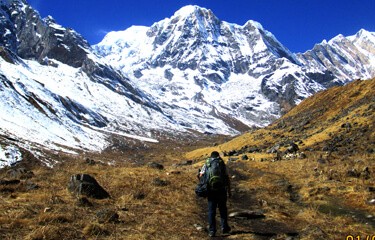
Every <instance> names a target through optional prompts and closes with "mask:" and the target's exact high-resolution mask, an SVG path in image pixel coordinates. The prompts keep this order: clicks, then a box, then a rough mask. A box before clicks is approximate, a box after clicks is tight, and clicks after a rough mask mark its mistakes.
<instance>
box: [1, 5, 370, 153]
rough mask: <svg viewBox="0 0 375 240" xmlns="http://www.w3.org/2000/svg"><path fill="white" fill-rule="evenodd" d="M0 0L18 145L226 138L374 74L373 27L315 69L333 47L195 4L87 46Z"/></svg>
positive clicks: (4, 80) (10, 120) (6, 90)
mask: <svg viewBox="0 0 375 240" xmlns="http://www.w3.org/2000/svg"><path fill="white" fill-rule="evenodd" d="M0 3H1V8H0V12H1V16H2V18H0V34H1V38H0V56H1V57H0V79H1V86H0V88H1V92H0V99H1V102H2V103H4V104H2V105H1V106H0V108H1V111H2V113H5V114H1V116H0V135H1V137H2V138H3V139H9V138H10V139H15V140H18V141H21V143H19V144H20V145H23V146H24V147H25V148H28V147H29V145H30V143H34V144H36V145H38V146H39V145H40V146H44V147H48V148H52V149H61V148H63V149H65V150H66V151H68V150H67V148H72V149H74V150H77V149H78V150H103V149H105V148H106V147H109V146H110V145H111V144H112V143H111V141H112V139H113V137H114V136H117V137H120V138H123V137H124V138H129V137H130V138H136V139H141V140H147V141H151V142H155V141H158V139H155V138H156V137H155V136H160V137H161V138H163V136H165V135H173V136H177V138H178V137H179V136H180V134H195V132H200V133H205V134H225V135H235V134H239V133H240V132H244V131H246V130H248V129H249V128H251V127H252V126H265V125H267V124H269V123H271V122H272V121H274V120H276V119H277V118H279V117H280V116H281V115H282V114H283V113H285V112H286V111H288V110H289V109H290V108H291V107H292V106H294V105H296V104H298V103H299V102H301V101H302V99H304V98H306V97H308V96H310V95H311V94H314V93H316V92H317V91H320V90H323V89H325V88H326V87H329V86H332V85H337V84H344V83H346V82H348V81H350V80H351V78H365V77H368V76H370V75H371V74H373V73H374V71H373V69H374V66H373V60H372V59H373V58H374V53H375V50H374V38H373V35H374V34H373V33H369V32H366V31H365V30H362V31H360V32H359V33H358V34H357V35H355V36H352V37H348V38H345V39H346V40H345V41H344V40H343V41H342V42H344V43H346V42H347V41H349V42H350V44H351V45H350V44H349V43H347V44H346V45H343V46H344V47H346V46H349V45H350V46H351V48H350V54H351V55H350V54H349V53H347V52H345V51H344V48H343V47H342V46H341V45H340V44H336V42H340V41H333V40H332V44H331V43H330V42H328V43H327V44H328V45H329V46H331V45H332V47H331V48H330V49H331V50H329V51H328V50H327V52H329V53H332V54H333V53H335V54H336V55H335V59H336V61H334V64H332V65H329V64H326V65H322V64H320V63H321V62H327V61H329V59H333V57H331V58H329V56H331V55H332V54H331V55H330V54H325V55H321V54H319V52H318V50H319V49H320V48H317V49H315V50H312V51H311V52H307V53H305V54H302V55H300V54H293V53H291V52H290V51H289V50H288V49H287V48H285V47H284V46H283V45H282V44H281V43H280V42H279V41H278V40H277V39H276V38H275V36H273V35H272V34H271V33H270V32H268V31H266V30H265V29H264V28H263V27H262V26H261V25H260V24H259V23H257V22H255V21H248V22H247V23H246V24H245V25H244V26H239V25H236V24H231V23H227V22H224V21H221V20H219V19H218V18H217V17H216V16H215V15H214V14H213V13H212V11H210V10H207V9H204V8H200V7H197V6H186V7H184V8H182V9H180V10H179V11H177V12H176V13H175V14H174V15H173V16H172V17H171V18H166V19H164V20H162V21H160V22H157V23H155V24H154V25H153V26H151V27H132V28H130V29H127V30H126V31H123V32H112V33H109V34H108V35H107V36H106V37H105V39H104V40H103V42H102V43H101V44H99V45H97V46H94V47H91V46H89V44H88V43H87V41H86V40H85V39H84V38H83V37H82V36H81V35H80V34H79V33H77V32H75V31H74V30H72V29H69V28H65V27H63V26H61V25H59V24H58V23H56V22H55V20H53V18H52V17H47V18H45V19H41V17H40V15H39V13H38V12H36V11H35V10H34V9H32V8H31V7H30V6H29V5H28V4H27V2H26V1H25V0H6V1H5V0H2V1H1V2H0ZM333 42H334V43H335V44H336V45H334V44H333ZM330 44H331V45H330ZM333 45H334V46H333ZM341 48H343V49H341ZM339 49H341V52H340V51H339ZM356 51H360V53H361V54H358V56H359V57H357V58H355V57H354V55H356ZM313 53H314V54H313ZM339 53H340V54H341V55H340V54H339ZM344 53H345V54H346V55H345V54H344ZM309 54H310V55H311V63H310V62H309V61H307V59H310V57H309V56H310V55H309ZM100 55H101V56H100ZM344 55H345V56H344ZM303 56H304V57H303ZM314 56H320V58H315V57H314ZM324 57H326V58H324ZM337 59H338V60H337ZM339 60H342V61H339ZM319 64H320V65H319ZM348 66H349V67H348ZM357 66H359V67H357ZM344 70H345V71H344ZM344 75H345V76H344ZM119 141H122V140H119ZM125 142H126V141H125Z"/></svg>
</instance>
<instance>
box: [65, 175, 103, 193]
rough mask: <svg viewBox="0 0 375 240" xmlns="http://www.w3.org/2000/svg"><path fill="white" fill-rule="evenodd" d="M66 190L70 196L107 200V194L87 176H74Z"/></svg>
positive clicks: (93, 179)
mask: <svg viewBox="0 0 375 240" xmlns="http://www.w3.org/2000/svg"><path fill="white" fill-rule="evenodd" d="M68 190H69V191H70V192H71V193H72V194H76V195H86V196H88V197H92V198H96V199H104V198H109V197H110V196H109V193H108V192H107V191H106V190H104V188H102V187H101V186H100V185H99V183H98V182H97V181H96V180H95V178H93V177H92V176H90V175H89V174H75V175H73V176H71V177H70V181H69V184H68Z"/></svg>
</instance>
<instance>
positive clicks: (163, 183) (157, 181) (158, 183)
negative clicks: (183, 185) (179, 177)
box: [152, 178, 169, 187]
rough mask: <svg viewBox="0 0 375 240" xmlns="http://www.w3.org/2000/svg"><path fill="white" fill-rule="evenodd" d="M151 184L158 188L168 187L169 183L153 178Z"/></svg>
mask: <svg viewBox="0 0 375 240" xmlns="http://www.w3.org/2000/svg"><path fill="white" fill-rule="evenodd" d="M152 184H153V185H155V186H159V187H165V186H168V185H169V182H168V181H166V180H163V179H160V178H155V179H154V180H153V181H152Z"/></svg>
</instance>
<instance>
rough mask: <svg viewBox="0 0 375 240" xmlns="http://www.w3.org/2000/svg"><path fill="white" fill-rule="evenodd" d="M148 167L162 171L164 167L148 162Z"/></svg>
mask: <svg viewBox="0 0 375 240" xmlns="http://www.w3.org/2000/svg"><path fill="white" fill-rule="evenodd" d="M147 166H148V167H150V168H155V169H159V170H163V169H164V166H163V165H162V164H160V163H157V162H149V163H148V164H147Z"/></svg>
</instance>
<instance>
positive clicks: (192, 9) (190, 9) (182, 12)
mask: <svg viewBox="0 0 375 240" xmlns="http://www.w3.org/2000/svg"><path fill="white" fill-rule="evenodd" d="M198 11H208V10H207V9H205V8H202V7H199V6H197V5H187V6H184V7H182V8H180V9H179V10H177V11H176V12H175V14H174V15H173V16H181V17H188V16H190V15H191V14H194V13H196V12H198Z"/></svg>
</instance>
